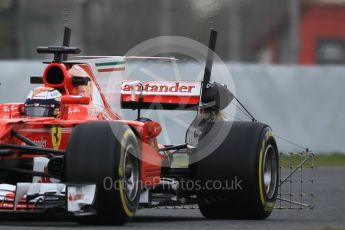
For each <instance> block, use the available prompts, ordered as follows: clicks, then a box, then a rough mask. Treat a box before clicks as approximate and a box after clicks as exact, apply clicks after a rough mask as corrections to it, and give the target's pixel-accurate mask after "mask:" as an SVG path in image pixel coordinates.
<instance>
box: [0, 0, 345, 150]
mask: <svg viewBox="0 0 345 230" xmlns="http://www.w3.org/2000/svg"><path fill="white" fill-rule="evenodd" d="M64 26H69V27H71V28H72V42H71V43H72V44H71V45H72V46H78V47H80V48H81V49H82V50H83V54H84V55H124V54H125V53H126V52H127V51H129V50H130V49H131V48H133V47H134V46H136V45H137V44H139V43H140V42H143V41H145V40H147V39H150V38H154V37H157V36H163V35H164V36H165V35H170V36H183V37H187V38H190V39H194V40H196V41H198V42H201V43H203V44H205V45H207V43H208V37H209V29H210V28H214V29H216V30H218V32H219V35H218V43H217V50H216V52H217V54H218V55H219V56H220V57H221V58H222V60H223V61H224V62H226V63H227V66H228V68H229V71H230V72H231V74H232V77H233V80H234V83H235V87H236V93H237V96H238V97H239V98H240V99H241V100H242V101H243V102H244V103H245V104H246V105H247V107H248V109H249V110H250V111H251V112H252V113H253V114H255V116H256V118H257V119H258V120H260V121H263V122H266V123H268V124H270V125H271V127H272V128H273V130H274V131H275V132H276V133H277V134H278V135H280V136H283V137H285V138H288V139H289V140H292V141H294V142H297V143H299V144H300V145H302V146H308V147H310V148H311V149H313V150H315V151H318V152H327V153H329V152H345V140H344V136H345V135H344V131H345V122H344V118H345V103H344V99H345V90H344V89H345V66H344V64H345V0H288V1H287V0H184V1H176V0H175V1H173V0H140V1H135V0H92V1H91V0H49V1H47V0H30V1H27V0H0V69H1V71H0V83H1V88H0V102H1V103H3V102H14V101H18V100H19V101H21V100H24V98H25V96H26V94H27V93H28V90H29V88H32V86H30V85H29V76H30V75H39V74H41V72H42V70H43V68H44V66H43V65H42V64H41V63H40V61H39V60H40V59H41V58H42V55H40V56H39V55H37V54H36V52H35V49H36V47H37V46H39V45H60V44H61V37H62V31H63V27H64ZM157 45H159V44H157ZM177 57H178V55H177ZM182 58H183V57H182ZM181 65H182V69H183V73H182V75H183V74H185V75H186V76H188V69H191V68H200V69H202V66H192V65H194V64H190V65H191V66H188V63H187V64H186V63H181ZM183 65H184V66H183ZM186 65H187V66H186ZM153 67H154V66H153ZM189 67H190V68H189ZM163 72H164V71H163ZM178 141H179V140H178V139H173V141H172V142H178ZM281 146H282V149H283V150H286V151H290V150H291V151H293V150H295V149H294V147H289V146H287V145H285V144H282V145H281Z"/></svg>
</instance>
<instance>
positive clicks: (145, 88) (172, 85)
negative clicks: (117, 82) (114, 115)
mask: <svg viewBox="0 0 345 230" xmlns="http://www.w3.org/2000/svg"><path fill="white" fill-rule="evenodd" d="M133 87H134V90H135V94H139V93H140V92H141V91H142V94H143V95H162V96H164V95H166V96H199V95H200V89H201V82H194V81H149V82H145V83H142V84H138V85H136V86H132V85H131V84H130V81H124V82H123V83H122V87H121V94H124V95H130V94H131V92H132V90H133Z"/></svg>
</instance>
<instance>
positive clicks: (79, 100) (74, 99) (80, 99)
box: [61, 95, 91, 105]
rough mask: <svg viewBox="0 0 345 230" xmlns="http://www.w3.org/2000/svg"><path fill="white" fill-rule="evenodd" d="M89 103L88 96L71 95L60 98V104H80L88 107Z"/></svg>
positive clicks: (89, 98)
mask: <svg viewBox="0 0 345 230" xmlns="http://www.w3.org/2000/svg"><path fill="white" fill-rule="evenodd" d="M90 102H91V97H90V96H73V95H64V96H62V97H61V104H74V105H75V104H80V105H88V104H90Z"/></svg>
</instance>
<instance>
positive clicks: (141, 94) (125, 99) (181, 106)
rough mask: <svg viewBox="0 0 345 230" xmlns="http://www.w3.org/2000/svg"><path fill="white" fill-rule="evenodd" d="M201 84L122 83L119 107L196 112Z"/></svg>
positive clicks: (195, 82) (162, 82)
mask: <svg viewBox="0 0 345 230" xmlns="http://www.w3.org/2000/svg"><path fill="white" fill-rule="evenodd" d="M200 95H201V82H197V81H180V80H179V81H147V82H143V83H141V82H139V81H134V82H133V81H123V82H122V86H121V107H122V108H124V109H167V110H185V109H189V110H197V109H198V107H199V103H200Z"/></svg>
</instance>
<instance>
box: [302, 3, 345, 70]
mask: <svg viewBox="0 0 345 230" xmlns="http://www.w3.org/2000/svg"><path fill="white" fill-rule="evenodd" d="M344 23H345V6H344V5H312V6H308V8H307V9H306V11H305V12H304V14H303V16H302V18H301V24H300V36H301V49H300V63H301V64H315V61H316V48H317V47H316V45H317V41H318V39H319V38H343V39H344V40H345V27H344Z"/></svg>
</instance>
